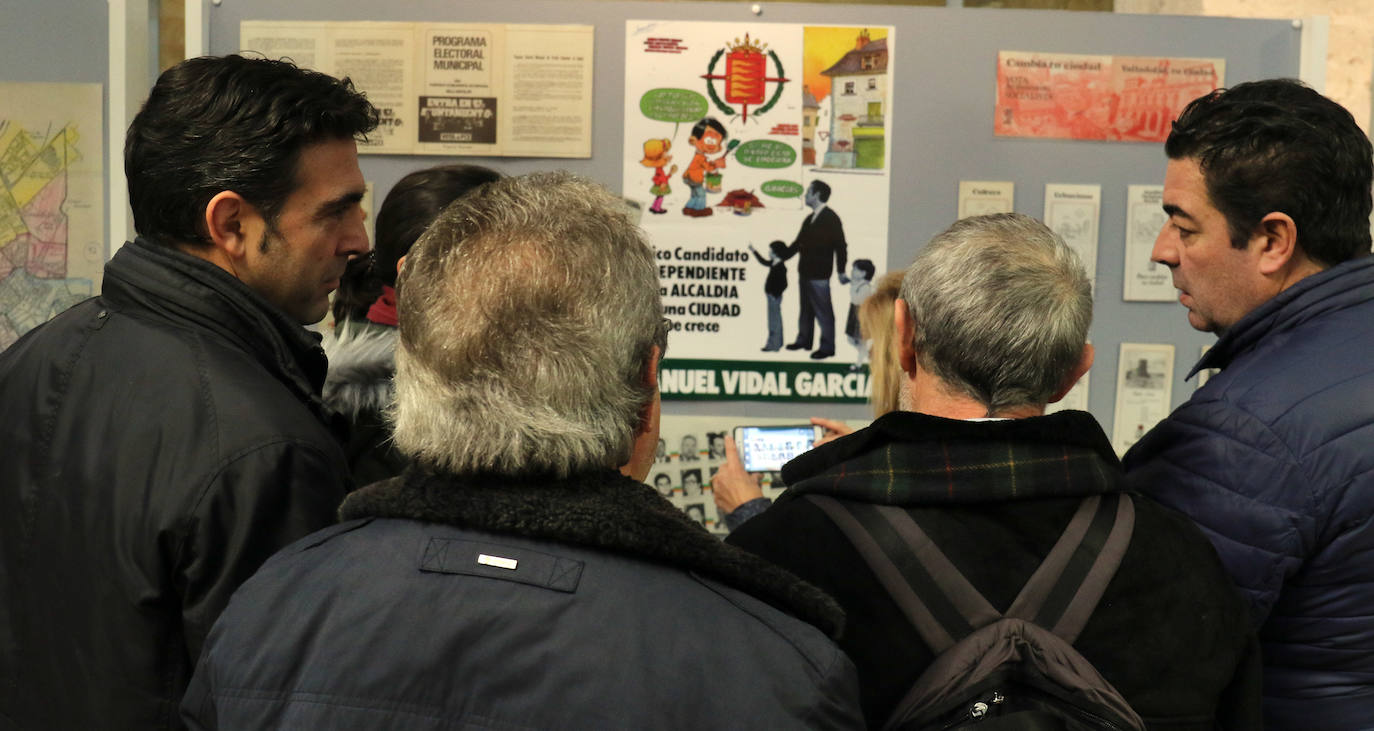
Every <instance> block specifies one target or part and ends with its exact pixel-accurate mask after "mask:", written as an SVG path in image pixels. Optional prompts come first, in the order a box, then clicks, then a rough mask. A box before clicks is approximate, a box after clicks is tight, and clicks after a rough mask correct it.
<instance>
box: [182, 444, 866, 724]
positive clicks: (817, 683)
mask: <svg viewBox="0 0 1374 731" xmlns="http://www.w3.org/2000/svg"><path fill="white" fill-rule="evenodd" d="M340 515H341V517H342V518H343V519H344V520H348V521H349V522H347V523H344V524H341V525H339V526H336V527H334V528H329V529H327V530H324V531H321V532H319V533H316V534H315V535H313V536H311V537H309V538H307V539H305V540H303V541H300V542H298V543H297V544H295V545H294V546H292V547H290V548H288V549H286V550H285V551H283V552H281V553H280V554H278V555H277V556H276V557H274V558H273V559H272V560H270V561H268V562H267V564H265V565H264V566H263V567H262V570H261V571H259V572H258V574H257V575H256V576H254V577H253V578H252V579H250V580H249V581H248V582H247V583H246V584H244V585H243V588H242V589H240V590H239V592H238V593H237V594H236V595H235V596H234V599H233V601H231V602H230V603H229V608H228V609H226V610H225V612H224V615H223V616H222V617H221V618H220V621H219V622H218V623H217V624H216V625H215V628H214V630H213V631H212V632H211V634H210V638H209V640H208V642H207V643H206V652H205V654H204V655H203V656H202V657H201V661H200V665H199V666H198V667H197V669H196V674H195V678H194V679H193V680H192V683H191V688H190V690H189V691H188V692H187V695H186V701H185V704H184V706H183V712H184V714H185V718H186V720H187V722H188V724H189V725H190V726H191V727H192V728H197V729H199V728H231V729H249V728H253V729H256V728H284V727H290V728H318V729H331V730H339V729H384V728H396V729H413V728H435V729H438V728H444V729H458V728H482V729H516V728H519V729H705V728H727V727H728V728H757V729H781V728H808V729H829V728H856V727H859V726H860V725H861V721H860V717H859V708H858V690H857V686H856V683H855V680H854V668H853V666H852V665H851V664H850V662H849V660H848V659H847V658H846V657H845V656H844V654H843V653H842V652H840V650H839V649H838V648H837V647H835V645H834V644H832V643H831V642H830V641H829V640H828V639H826V637H825V635H824V634H822V633H821V632H820V631H819V630H817V629H816V628H815V627H812V626H809V625H808V624H806V623H804V622H802V621H800V620H798V619H794V618H793V617H789V616H787V614H784V613H783V612H782V611H779V610H778V609H777V608H775V607H774V606H770V605H769V603H772V604H775V605H777V606H780V607H784V608H786V609H788V610H790V611H792V612H795V613H797V614H798V615H801V616H804V617H806V618H808V619H810V620H811V621H813V622H816V623H818V624H822V625H826V626H830V627H835V626H837V625H838V622H839V621H840V618H841V615H840V613H839V610H838V608H836V607H835V605H834V602H833V601H832V600H830V599H829V598H828V597H825V596H824V595H823V594H821V593H820V592H819V591H817V590H816V589H815V588H814V587H811V586H809V585H807V584H803V583H802V582H800V581H798V580H797V579H796V578H795V577H793V576H792V575H790V574H788V573H786V572H784V571H782V570H780V569H778V568H776V567H774V566H771V565H769V564H767V563H765V562H763V561H760V560H759V559H757V558H755V557H754V556H751V555H749V554H747V553H745V552H743V551H738V550H735V549H732V548H730V547H728V546H725V545H723V544H721V543H720V541H719V540H717V539H716V538H715V537H713V536H711V535H710V534H709V533H707V532H706V531H705V530H704V529H702V528H701V526H699V525H697V524H695V523H694V522H692V521H690V520H689V519H688V518H687V517H686V516H684V515H683V514H682V512H681V511H679V510H677V509H675V508H674V507H673V506H672V505H671V504H669V503H668V501H667V500H665V499H663V498H662V497H661V496H660V495H659V494H658V493H657V492H656V491H655V490H654V489H653V488H651V487H648V486H646V485H642V484H640V483H638V482H635V481H634V480H631V479H629V478H626V477H623V476H621V475H619V474H617V473H612V472H610V471H607V472H605V473H595V474H587V475H582V476H580V477H578V478H575V479H570V480H564V481H557V482H550V481H542V480H530V481H524V482H516V481H513V480H512V479H511V478H506V477H486V478H482V477H466V478H463V477H457V476H453V475H434V474H429V473H425V472H423V471H421V470H418V469H416V468H410V469H408V470H407V471H406V472H405V473H404V475H403V476H402V477H400V478H397V479H395V480H391V481H388V482H382V483H378V484H375V485H372V486H370V487H367V488H364V489H362V490H359V491H358V492H356V493H354V494H353V495H350V496H349V498H348V500H347V501H346V502H345V503H344V506H343V508H342V509H341V511H340ZM484 557H485V558H484ZM269 638H270V639H269Z"/></svg>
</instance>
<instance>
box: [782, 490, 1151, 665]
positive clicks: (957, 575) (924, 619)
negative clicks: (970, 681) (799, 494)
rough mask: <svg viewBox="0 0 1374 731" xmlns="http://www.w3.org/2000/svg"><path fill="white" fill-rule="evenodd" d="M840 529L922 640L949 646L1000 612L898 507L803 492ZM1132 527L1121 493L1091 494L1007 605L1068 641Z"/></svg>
mask: <svg viewBox="0 0 1374 731" xmlns="http://www.w3.org/2000/svg"><path fill="white" fill-rule="evenodd" d="M805 498H806V499H807V500H810V501H811V502H812V503H813V504H815V505H816V506H817V507H819V508H820V509H821V510H822V512H824V513H825V514H826V515H827V516H828V517H829V518H830V520H831V521H832V522H833V523H834V524H835V525H836V527H838V528H839V529H840V531H841V532H842V533H844V535H845V537H847V538H848V539H849V542H850V543H851V544H853V545H854V548H855V549H856V550H857V551H858V552H859V555H860V556H861V557H862V558H863V559H864V562H865V563H867V564H868V567H869V568H870V569H871V570H872V571H873V573H874V575H875V576H877V578H878V580H879V582H881V583H882V585H883V588H885V589H886V590H887V592H888V594H889V595H891V597H892V600H893V601H894V602H896V604H897V606H898V607H899V608H900V609H901V610H902V613H903V614H904V615H906V617H907V619H908V621H910V622H911V624H912V626H913V627H914V628H915V629H916V631H917V633H918V634H919V635H920V636H921V639H922V640H924V641H925V643H926V645H927V646H929V647H930V649H931V650H932V651H933V652H934V653H936V654H939V653H942V652H944V651H945V650H947V649H949V648H950V647H951V646H953V645H954V643H955V642H957V641H958V640H960V639H963V638H964V637H966V636H968V635H969V634H971V633H972V632H973V630H975V629H977V628H979V627H983V626H985V625H988V624H990V623H992V622H994V621H996V620H997V619H1000V618H1001V617H1002V616H1003V614H1002V613H1001V612H998V611H997V610H996V609H995V608H994V607H993V606H992V605H991V604H990V603H989V602H988V601H987V599H986V598H984V597H983V595H982V594H981V593H980V592H979V591H978V590H977V589H975V588H974V587H973V585H972V584H970V583H969V581H968V579H966V578H965V577H964V575H963V573H961V572H960V571H959V569H958V568H957V567H956V566H955V565H954V564H953V563H952V562H951V561H950V560H949V558H948V557H947V556H945V554H944V553H943V552H942V551H941V550H940V549H939V547H938V546H936V545H935V543H934V542H933V541H931V540H930V537H929V536H928V535H926V533H925V531H924V530H922V529H921V527H920V526H919V525H917V524H916V521H915V520H913V519H912V518H911V515H910V513H908V512H907V511H906V510H904V509H902V508H899V507H895V506H891V505H872V504H869V503H859V502H849V501H846V502H840V501H839V500H835V499H834V498H831V497H829V496H826V495H814V494H812V495H806V496H805ZM1134 526H1135V511H1134V505H1133V503H1132V502H1131V499H1130V496H1129V495H1126V494H1125V493H1110V494H1107V495H1092V496H1089V497H1086V498H1084V499H1083V501H1082V502H1080V503H1079V506H1078V510H1077V512H1075V513H1074V517H1073V518H1072V519H1071V520H1070V521H1069V525H1068V527H1067V528H1065V529H1064V533H1063V534H1062V535H1061V536H1060V537H1059V540H1058V541H1057V542H1056V543H1055V545H1054V547H1053V548H1052V549H1051V550H1050V552H1049V554H1048V555H1047V556H1046V557H1045V560H1044V561H1042V562H1041V564H1040V566H1039V568H1037V569H1036V571H1035V573H1034V574H1033V575H1032V576H1031V578H1030V580H1029V581H1027V582H1026V584H1025V586H1024V587H1022V589H1021V592H1020V593H1019V594H1018V595H1017V597H1016V599H1015V601H1013V602H1012V605H1011V608H1010V609H1008V610H1007V612H1006V615H1005V616H1008V617H1016V618H1020V619H1025V620H1027V621H1031V622H1034V623H1035V624H1038V625H1040V626H1041V627H1044V628H1046V629H1048V630H1050V631H1052V632H1054V633H1055V634H1056V635H1059V636H1060V637H1061V638H1063V639H1064V640H1065V641H1066V642H1068V643H1070V644H1072V643H1073V641H1074V640H1075V639H1077V638H1078V635H1079V633H1080V632H1082V630H1083V626H1084V625H1086V624H1087V621H1088V618H1089V617H1090V616H1091V615H1092V612H1093V610H1094V609H1095V608H1096V607H1097V603H1098V601H1099V600H1100V599H1101V598H1102V593H1103V591H1104V590H1105V589H1106V587H1107V584H1108V582H1110V581H1111V579H1112V577H1113V576H1114V575H1115V574H1116V569H1117V567H1118V566H1119V565H1120V564H1121V558H1122V556H1124V555H1125V553H1126V548H1127V547H1128V546H1129V544H1130V541H1131V534H1132V532H1133V529H1134Z"/></svg>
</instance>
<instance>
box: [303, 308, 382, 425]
mask: <svg viewBox="0 0 1374 731" xmlns="http://www.w3.org/2000/svg"><path fill="white" fill-rule="evenodd" d="M399 334H400V331H399V330H397V329H396V328H394V327H388V326H386V325H377V324H374V323H370V322H354V321H352V320H345V321H343V322H340V323H337V324H336V325H335V326H334V330H333V331H332V332H330V333H328V334H327V335H325V337H324V342H323V343H322V345H323V346H324V352H325V354H326V355H328V356H329V375H328V376H327V377H326V378H325V381H324V402H325V403H326V404H328V405H329V407H330V408H331V409H334V410H335V411H337V412H339V413H341V414H344V415H346V416H348V417H349V419H351V420H354V421H357V419H358V416H359V414H363V413H381V412H382V411H384V410H385V409H386V408H387V407H389V406H390V405H391V398H392V393H393V392H394V387H393V386H392V377H393V376H395V374H396V341H397V339H398V338H399Z"/></svg>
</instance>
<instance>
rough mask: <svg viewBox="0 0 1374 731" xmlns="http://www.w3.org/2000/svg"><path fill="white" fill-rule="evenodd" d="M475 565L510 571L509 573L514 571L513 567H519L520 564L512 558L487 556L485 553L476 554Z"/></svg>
mask: <svg viewBox="0 0 1374 731" xmlns="http://www.w3.org/2000/svg"><path fill="white" fill-rule="evenodd" d="M477 563H480V564H482V565H483V566H495V567H496V568H498V569H510V570H511V571H514V570H515V567H516V566H519V565H520V562H519V561H516V560H515V559H513V558H503V557H501V556H488V555H487V554H485V553H479V554H477Z"/></svg>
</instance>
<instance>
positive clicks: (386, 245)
mask: <svg viewBox="0 0 1374 731" xmlns="http://www.w3.org/2000/svg"><path fill="white" fill-rule="evenodd" d="M500 179H501V174H500V173H498V172H496V171H495V170H492V169H491V168H485V167H482V166H481V165H440V166H438V167H432V168H426V169H424V170H416V171H415V172H413V173H411V174H409V175H407V176H405V177H404V178H401V179H400V180H399V181H397V183H396V185H394V186H392V188H391V191H390V192H389V193H387V194H386V200H384V201H382V207H381V208H380V209H379V210H378V211H377V219H376V221H377V225H376V231H375V233H376V235H375V240H374V241H373V243H372V255H371V256H363V257H358V258H355V259H353V260H351V261H349V262H348V268H347V269H346V270H344V275H343V277H342V279H340V280H339V289H338V291H337V292H335V293H334V319H335V320H344V319H354V320H362V319H365V318H366V317H367V310H368V308H370V307H371V306H372V303H373V302H375V301H376V300H377V298H378V297H380V296H381V294H382V287H383V286H387V287H395V286H396V262H398V261H400V260H401V257H403V256H405V255H406V253H407V252H409V251H410V247H411V246H413V245H414V244H415V240H416V239H418V238H420V234H422V233H424V232H425V229H427V228H429V224H431V223H433V222H434V219H435V218H438V217H439V214H440V213H442V212H443V211H444V209H445V208H447V207H448V204H450V203H452V202H453V201H455V200H457V199H458V198H461V197H462V196H463V195H465V194H466V193H467V192H468V191H470V190H472V189H474V188H476V187H478V186H479V185H483V184H485V183H491V182H495V181H497V180H500Z"/></svg>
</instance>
